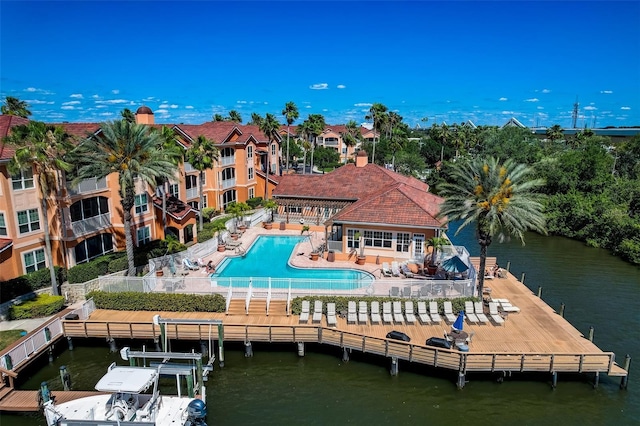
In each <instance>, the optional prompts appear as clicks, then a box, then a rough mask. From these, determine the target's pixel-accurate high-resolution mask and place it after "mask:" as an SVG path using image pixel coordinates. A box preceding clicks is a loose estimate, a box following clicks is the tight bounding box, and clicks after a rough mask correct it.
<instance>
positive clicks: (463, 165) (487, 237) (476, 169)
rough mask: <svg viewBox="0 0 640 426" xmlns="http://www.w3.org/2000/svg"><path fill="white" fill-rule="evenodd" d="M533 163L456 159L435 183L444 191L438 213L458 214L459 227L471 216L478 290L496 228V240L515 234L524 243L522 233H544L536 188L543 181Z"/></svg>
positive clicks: (449, 216)
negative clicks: (447, 173)
mask: <svg viewBox="0 0 640 426" xmlns="http://www.w3.org/2000/svg"><path fill="white" fill-rule="evenodd" d="M532 176H533V169H532V168H530V167H528V166H526V165H524V164H517V163H515V162H513V161H512V160H507V161H505V162H504V163H503V164H500V163H499V161H498V160H497V159H495V158H488V159H482V158H475V159H472V160H469V161H468V162H458V163H456V164H455V166H454V168H453V171H452V174H451V178H452V180H451V181H450V182H447V183H443V184H442V185H440V188H439V194H440V195H441V196H442V197H444V202H443V203H442V204H441V206H440V212H439V213H438V215H439V217H446V218H447V220H448V221H454V220H461V221H462V224H461V225H460V227H459V228H458V231H457V232H456V234H457V233H458V232H460V230H461V229H463V228H464V227H465V226H467V225H469V224H470V223H472V222H475V223H476V236H477V238H478V243H479V244H480V273H479V275H478V295H479V296H482V290H483V287H484V270H485V267H486V261H487V247H489V245H491V241H492V239H493V237H494V236H495V235H496V234H497V235H499V237H500V240H502V239H504V238H505V237H506V236H508V235H515V236H517V237H518V238H519V239H520V240H521V241H522V243H523V244H524V233H525V231H528V230H533V231H536V232H540V233H543V234H545V233H546V227H545V216H544V213H543V205H542V197H543V195H542V194H539V193H537V192H535V191H536V189H537V188H539V187H540V186H542V185H543V184H544V182H543V181H542V180H541V179H534V178H533V177H532Z"/></svg>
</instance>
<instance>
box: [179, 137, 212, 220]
mask: <svg viewBox="0 0 640 426" xmlns="http://www.w3.org/2000/svg"><path fill="white" fill-rule="evenodd" d="M219 156H220V154H219V151H218V148H217V147H216V145H215V142H214V141H212V140H211V139H207V138H206V137H205V136H203V135H200V136H198V137H197V138H196V140H195V141H194V142H193V144H191V147H190V148H189V149H187V152H186V153H185V158H186V160H187V162H188V163H189V164H191V166H192V167H193V168H194V169H196V170H198V171H199V172H200V176H199V177H198V189H199V191H200V203H199V204H198V207H200V213H199V214H198V232H200V231H202V225H203V222H204V220H203V217H202V206H203V205H204V194H203V189H204V186H203V184H202V182H203V180H204V171H205V170H210V169H213V166H214V165H215V162H216V161H217V160H218V158H219Z"/></svg>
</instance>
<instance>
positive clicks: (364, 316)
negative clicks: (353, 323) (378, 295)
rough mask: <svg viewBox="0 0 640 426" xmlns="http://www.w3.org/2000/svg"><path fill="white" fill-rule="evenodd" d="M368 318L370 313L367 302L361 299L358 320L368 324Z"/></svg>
mask: <svg viewBox="0 0 640 426" xmlns="http://www.w3.org/2000/svg"><path fill="white" fill-rule="evenodd" d="M368 318H369V314H368V313H367V302H363V301H360V303H358V322H359V323H362V324H366V323H367V320H368Z"/></svg>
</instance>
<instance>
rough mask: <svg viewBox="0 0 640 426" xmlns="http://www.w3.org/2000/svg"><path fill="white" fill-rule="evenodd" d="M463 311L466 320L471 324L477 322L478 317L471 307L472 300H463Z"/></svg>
mask: <svg viewBox="0 0 640 426" xmlns="http://www.w3.org/2000/svg"><path fill="white" fill-rule="evenodd" d="M464 313H465V315H466V316H467V321H469V322H470V323H471V324H477V323H478V317H477V316H476V314H475V309H474V308H473V302H472V301H470V300H467V301H466V302H464Z"/></svg>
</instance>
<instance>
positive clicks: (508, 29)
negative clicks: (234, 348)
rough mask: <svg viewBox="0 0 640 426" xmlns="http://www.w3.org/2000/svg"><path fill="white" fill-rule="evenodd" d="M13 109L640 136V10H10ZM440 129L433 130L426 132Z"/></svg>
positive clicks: (44, 113) (3, 84)
mask: <svg viewBox="0 0 640 426" xmlns="http://www.w3.org/2000/svg"><path fill="white" fill-rule="evenodd" d="M0 17H1V18H0V19H1V21H0V24H1V25H0V27H1V30H0V43H1V49H2V50H1V55H0V75H1V80H0V96H2V98H3V99H4V97H5V96H7V95H10V96H17V97H19V98H20V99H22V100H25V101H27V102H28V103H29V104H30V105H31V111H32V112H33V117H32V118H34V119H37V120H43V121H48V122H60V121H72V122H96V121H106V120H111V119H116V118H119V112H120V111H121V110H122V109H123V108H129V109H132V110H134V111H135V110H136V109H137V108H138V107H139V106H141V105H143V104H145V105H147V106H149V107H151V108H152V109H153V110H154V112H155V114H156V115H155V118H156V122H158V123H194V124H196V123H202V122H204V121H208V120H211V117H212V115H213V114H215V113H220V114H223V115H226V114H227V113H228V112H229V111H230V110H232V109H235V110H237V111H239V112H240V113H241V115H242V117H243V119H244V120H245V122H246V121H248V120H249V119H250V116H251V113H252V112H257V113H259V114H261V115H264V114H265V113H267V112H271V113H273V114H275V115H276V117H278V119H279V120H280V121H284V120H283V118H282V115H281V111H282V109H283V107H284V105H285V103H286V102H288V101H293V102H295V103H296V105H297V106H298V108H299V110H300V116H301V118H300V120H298V123H299V122H301V121H302V119H304V118H306V117H307V115H308V114H316V113H317V114H323V115H324V116H325V118H326V121H327V122H328V123H333V124H339V123H345V122H346V121H348V120H350V119H354V120H356V121H358V122H364V121H365V120H364V117H365V115H366V114H367V111H368V109H369V107H370V105H371V104H372V103H374V102H380V103H383V104H384V105H386V106H387V107H388V108H389V109H390V110H392V111H396V112H398V113H399V114H400V115H402V116H403V117H404V118H405V122H407V123H408V124H410V125H411V126H415V125H416V124H417V123H419V122H420V119H421V118H423V117H428V118H429V120H428V122H427V125H431V124H432V123H434V122H438V123H441V122H442V121H446V122H447V123H449V124H451V123H454V122H461V121H464V120H469V119H471V120H473V121H474V122H475V123H476V124H487V125H496V124H503V123H504V122H506V121H507V120H508V119H509V118H510V117H512V116H513V117H515V118H517V119H518V120H520V121H521V122H522V123H524V124H525V125H528V126H533V125H535V124H539V125H541V126H550V125H553V124H560V125H561V126H563V127H570V125H571V110H572V107H573V103H574V102H575V101H576V98H577V99H578V102H579V103H580V115H581V118H580V120H579V121H578V125H579V127H582V126H583V125H585V124H586V125H587V126H589V127H591V126H592V124H593V122H594V120H595V123H596V127H602V126H607V125H612V126H631V125H640V37H639V36H638V23H639V22H640V2H639V1H626V2H597V1H568V2H556V1H553V2H552V1H537V2H525V1H510V2H499V1H490V2H482V1H476V2H462V1H452V2H435V1H393V2H384V1H373V2H358V1H340V2H338V1H323V2H311V1H282V2H273V1H258V2H248V1H235V2H225V1H197V2H171V1H156V2H152V1H141V2H113V1H109V2H97V1H84V2H83V1H73V2H63V1H49V2H35V1H20V2H13V1H6V0H2V1H1V2H0ZM422 124H423V125H424V123H422Z"/></svg>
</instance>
